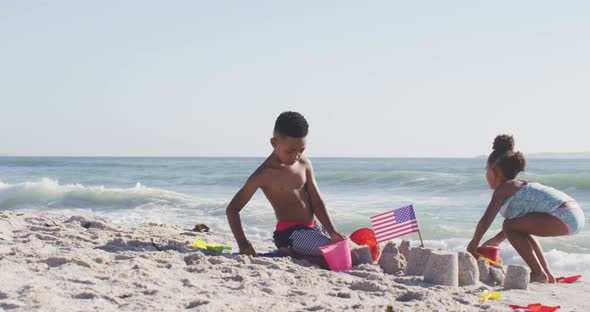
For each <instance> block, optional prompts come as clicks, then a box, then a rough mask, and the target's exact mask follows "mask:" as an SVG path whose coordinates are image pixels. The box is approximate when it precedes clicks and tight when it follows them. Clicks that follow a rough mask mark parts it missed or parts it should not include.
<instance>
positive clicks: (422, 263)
mask: <svg viewBox="0 0 590 312" xmlns="http://www.w3.org/2000/svg"><path fill="white" fill-rule="evenodd" d="M432 251H433V249H431V248H422V247H411V248H410V258H409V259H408V266H407V268H406V275H424V270H425V269H426V265H427V264H428V260H429V258H430V255H431V254H432Z"/></svg>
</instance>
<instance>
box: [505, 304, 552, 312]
mask: <svg viewBox="0 0 590 312" xmlns="http://www.w3.org/2000/svg"><path fill="white" fill-rule="evenodd" d="M509 307H511V308H512V309H525V310H527V311H530V312H553V311H556V310H559V309H560V308H561V306H555V307H551V306H544V305H542V304H540V303H533V304H529V305H528V306H526V307H525V306H519V305H516V304H511V305H509Z"/></svg>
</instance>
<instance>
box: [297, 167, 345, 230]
mask: <svg viewBox="0 0 590 312" xmlns="http://www.w3.org/2000/svg"><path fill="white" fill-rule="evenodd" d="M305 163H306V171H305V175H306V181H307V182H306V183H305V188H306V191H307V195H308V196H309V201H310V204H311V209H312V210H313V212H314V214H315V215H316V217H318V220H319V221H320V223H321V224H322V225H323V226H324V228H325V229H326V231H328V234H330V237H331V238H332V240H333V241H339V240H343V239H346V236H345V235H343V234H342V233H340V232H338V231H337V230H336V227H335V226H334V223H332V218H330V214H328V210H327V209H326V205H325V204H324V200H323V199H322V196H321V195H320V189H319V187H318V184H317V183H316V180H315V176H314V173H313V167H312V166H311V161H309V159H306V160H305Z"/></svg>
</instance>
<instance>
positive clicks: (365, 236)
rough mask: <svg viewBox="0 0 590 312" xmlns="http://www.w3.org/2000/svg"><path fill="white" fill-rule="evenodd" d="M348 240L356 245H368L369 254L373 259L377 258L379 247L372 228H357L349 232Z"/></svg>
mask: <svg viewBox="0 0 590 312" xmlns="http://www.w3.org/2000/svg"><path fill="white" fill-rule="evenodd" d="M350 240H351V241H353V242H354V243H355V244H357V245H367V246H369V250H371V255H372V256H373V261H377V259H379V255H380V254H381V247H379V244H377V238H376V237H375V232H373V230H371V229H369V228H362V229H358V230H356V231H354V232H353V233H352V234H350Z"/></svg>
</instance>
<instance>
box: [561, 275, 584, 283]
mask: <svg viewBox="0 0 590 312" xmlns="http://www.w3.org/2000/svg"><path fill="white" fill-rule="evenodd" d="M580 278H582V275H574V276H567V277H565V276H560V277H558V278H556V279H555V281H556V282H558V283H566V284H571V283H573V282H575V281H577V280H579V279H580Z"/></svg>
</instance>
